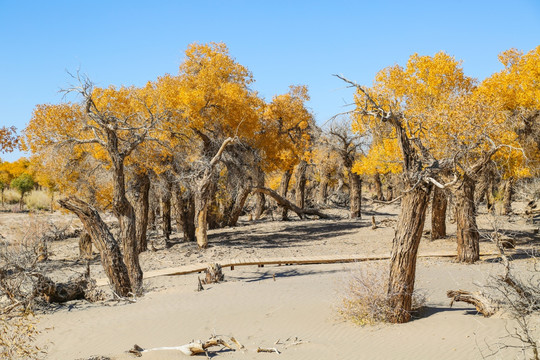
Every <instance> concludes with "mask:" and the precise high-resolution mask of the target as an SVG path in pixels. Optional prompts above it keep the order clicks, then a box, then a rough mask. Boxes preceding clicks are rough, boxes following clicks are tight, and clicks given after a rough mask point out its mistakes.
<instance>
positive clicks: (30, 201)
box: [24, 190, 51, 210]
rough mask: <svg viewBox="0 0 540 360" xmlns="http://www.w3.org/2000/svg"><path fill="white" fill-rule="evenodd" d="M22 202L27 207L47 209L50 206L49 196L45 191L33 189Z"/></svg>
mask: <svg viewBox="0 0 540 360" xmlns="http://www.w3.org/2000/svg"><path fill="white" fill-rule="evenodd" d="M24 203H25V204H26V206H27V207H28V209H33V210H48V209H50V208H51V198H50V196H49V194H48V193H47V192H46V191H43V190H33V191H31V192H30V193H29V194H28V195H27V196H26V197H25V198H24Z"/></svg>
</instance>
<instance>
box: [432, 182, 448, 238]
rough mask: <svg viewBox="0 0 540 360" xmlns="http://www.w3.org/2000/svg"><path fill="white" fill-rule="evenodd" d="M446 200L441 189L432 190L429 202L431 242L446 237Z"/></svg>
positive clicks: (444, 193)
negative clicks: (431, 197)
mask: <svg viewBox="0 0 540 360" xmlns="http://www.w3.org/2000/svg"><path fill="white" fill-rule="evenodd" d="M447 204H448V198H447V196H446V192H445V191H444V190H443V189H439V188H438V187H437V186H435V187H434V188H433V199H432V202H431V240H437V239H444V238H445V237H446V207H447Z"/></svg>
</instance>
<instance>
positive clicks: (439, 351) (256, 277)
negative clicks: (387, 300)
mask: <svg viewBox="0 0 540 360" xmlns="http://www.w3.org/2000/svg"><path fill="white" fill-rule="evenodd" d="M398 211H399V207H397V206H385V207H379V208H377V209H376V211H374V209H371V208H366V209H365V212H364V214H365V216H364V219H362V220H357V221H352V220H348V219H343V218H338V217H339V216H343V215H344V211H342V210H336V209H333V210H328V211H327V212H329V213H332V214H334V215H335V216H336V219H332V220H311V221H300V220H294V221H289V222H272V221H261V222H257V223H253V222H248V221H247V220H244V221H243V222H241V224H240V226H238V227H235V228H227V229H220V230H212V231H210V233H209V234H210V244H211V246H210V248H209V249H208V250H206V251H199V250H198V249H197V248H196V246H195V244H187V243H183V242H181V238H180V236H179V235H175V237H173V241H176V243H175V245H174V246H173V247H172V248H170V249H165V248H164V246H163V243H162V241H161V239H160V237H159V236H157V234H154V235H153V236H152V238H153V239H154V240H155V246H156V248H157V251H149V252H146V253H144V254H142V256H141V264H142V267H143V270H144V271H148V270H151V269H159V268H166V267H173V266H180V265H185V264H193V263H202V262H207V261H213V262H220V260H226V259H235V258H239V259H242V258H245V257H249V256H251V257H258V258H265V257H280V256H290V255H296V256H310V255H317V256H318V255H337V254H380V253H385V252H387V253H389V252H390V249H391V243H392V238H393V234H394V229H393V227H392V226H393V225H394V224H395V221H396V220H397V213H398ZM371 215H373V216H375V217H376V220H377V223H378V224H379V225H380V227H379V228H378V229H376V230H372V229H371ZM50 222H53V223H54V224H57V226H60V225H58V224H62V226H69V229H74V228H77V227H78V226H80V224H79V223H78V220H76V219H73V218H72V217H71V216H69V215H62V214H59V213H55V214H52V215H50V214H41V215H28V214H16V215H15V214H9V213H0V234H1V235H2V236H3V237H4V241H7V240H8V239H10V238H11V239H15V238H16V236H21V234H24V233H25V231H21V229H24V228H25V227H26V228H28V227H39V226H44V225H39V226H38V225H36V224H46V223H50ZM494 224H495V225H496V226H500V227H501V228H502V229H504V231H505V232H507V233H508V234H510V235H512V236H515V237H516V239H517V241H518V247H519V248H522V249H525V248H530V247H531V246H535V245H537V244H538V242H539V241H540V239H539V238H538V236H537V235H535V234H534V227H533V226H532V225H530V224H527V223H526V222H525V221H524V220H523V219H522V218H520V217H519V216H512V217H510V218H508V217H505V218H497V219H494V218H492V217H489V216H486V215H485V214H484V215H481V216H480V218H479V226H480V228H481V229H482V232H483V233H489V232H490V231H491V229H492V227H493V225H494ZM426 229H427V230H429V218H428V221H427V226H426ZM448 233H449V237H448V238H447V239H443V240H437V241H429V238H428V237H425V238H424V239H423V240H422V243H421V246H420V253H422V252H437V251H441V252H444V251H455V247H456V245H455V226H454V225H452V224H449V228H448ZM17 234H18V235H17ZM49 249H50V251H51V253H52V255H51V260H50V261H49V262H48V264H47V266H48V267H49V269H50V270H51V272H50V274H51V275H52V276H53V277H56V278H58V279H61V278H62V277H64V279H65V276H66V275H69V274H73V273H74V272H76V271H79V270H81V269H82V268H83V264H82V263H81V262H80V261H79V260H78V259H77V252H78V245H77V239H67V240H61V241H55V242H52V243H50V245H49ZM494 250H495V248H494V246H493V245H492V244H491V243H489V242H488V241H487V240H483V241H482V242H481V251H482V252H484V251H485V252H489V251H494ZM515 264H516V266H518V267H520V268H525V267H529V266H530V265H531V264H532V259H528V258H526V257H525V258H522V259H519V260H516V261H515ZM387 268H388V263H387V262H385V261H377V262H369V263H368V262H365V263H357V264H333V265H304V266H267V267H264V268H257V267H255V266H252V267H237V268H236V269H235V270H234V271H231V270H230V269H225V271H224V273H225V278H226V282H224V283H220V284H214V285H208V286H207V287H206V289H205V290H204V291H201V292H197V291H196V289H197V276H200V275H198V274H191V275H183V276H171V277H158V278H152V279H147V280H145V289H146V294H145V296H144V297H141V298H138V299H137V301H136V303H130V304H127V303H124V302H115V301H105V302H99V303H94V304H89V303H86V302H83V301H77V302H72V303H69V304H66V305H63V306H60V307H58V308H56V309H55V310H54V311H49V312H47V313H46V314H41V315H40V316H39V319H40V320H39V328H40V330H41V332H42V333H41V335H40V337H39V339H38V343H39V345H41V346H47V349H48V350H47V351H48V356H47V358H48V359H58V360H63V359H66V360H73V359H88V358H89V357H90V356H92V355H103V356H108V357H110V358H112V359H130V358H133V356H132V355H129V354H127V353H125V351H126V350H128V349H130V348H131V347H132V346H133V344H138V345H140V346H142V347H143V348H152V347H162V346H179V345H183V344H186V343H188V342H190V341H192V340H194V339H201V340H206V339H208V338H209V337H210V336H211V335H212V334H217V335H226V336H234V337H236V338H237V339H238V340H239V341H240V342H241V343H242V344H244V345H245V346H246V348H247V350H246V351H235V352H232V351H220V352H217V353H215V354H214V355H213V357H215V358H224V359H269V358H275V357H277V358H279V359H397V358H399V359H434V358H440V359H479V358H482V356H486V355H488V354H489V353H491V352H492V351H493V350H496V349H498V346H499V345H498V344H500V343H509V342H508V341H509V340H508V339H504V338H503V337H505V336H507V335H508V333H507V329H512V327H513V326H514V323H513V321H512V320H510V319H509V317H508V315H505V314H498V315H496V316H494V317H491V318H487V319H485V318H483V317H482V316H480V315H477V314H476V312H475V311H474V309H473V308H472V307H470V306H467V305H462V304H461V303H460V304H454V307H452V308H450V307H449V300H448V299H447V298H446V291H447V290H449V289H467V290H474V289H478V288H479V287H482V286H483V285H484V284H485V283H486V281H487V279H488V278H489V277H490V276H494V275H496V274H498V273H499V272H500V271H501V269H502V266H501V265H500V264H499V263H498V262H497V261H496V260H494V259H493V258H486V259H483V260H482V261H480V262H478V263H477V264H475V265H461V264H456V263H453V262H452V260H451V259H420V260H419V261H418V267H417V282H416V287H417V288H418V289H421V290H422V291H423V292H425V294H426V296H427V303H426V309H425V310H424V311H423V312H422V314H420V315H419V316H418V318H415V319H414V320H413V321H411V322H410V323H407V324H403V325H377V326H366V327H359V326H356V325H354V324H351V323H350V322H346V321H344V320H343V319H342V318H341V317H340V316H339V313H338V311H337V307H339V302H340V298H341V289H343V287H344V286H343V284H344V282H345V281H346V279H347V278H348V277H349V276H350V273H351V271H353V272H354V271H360V270H361V269H371V270H373V269H380V270H379V271H380V272H381V273H382V274H383V276H386V272H387ZM92 274H93V276H94V277H96V278H99V277H102V276H103V272H102V270H101V266H100V264H99V261H98V260H97V259H96V260H94V261H93V263H92ZM274 279H275V280H274ZM276 342H277V344H276ZM294 342H300V343H299V344H297V345H293V343H294ZM257 347H276V348H277V349H279V351H281V355H277V354H263V353H256V349H257ZM142 358H143V359H184V358H187V357H186V356H185V355H183V354H181V353H179V352H178V351H156V352H149V353H144V354H143V357H142ZM203 358H204V356H203ZM492 358H495V359H514V358H515V359H519V358H522V355H521V352H520V350H519V349H501V350H499V351H498V352H497V354H496V355H495V356H493V357H492Z"/></svg>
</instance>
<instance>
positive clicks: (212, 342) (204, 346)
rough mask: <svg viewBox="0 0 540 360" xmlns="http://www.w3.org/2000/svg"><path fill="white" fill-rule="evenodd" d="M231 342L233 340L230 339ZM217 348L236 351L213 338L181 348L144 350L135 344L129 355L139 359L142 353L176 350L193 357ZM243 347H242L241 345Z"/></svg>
mask: <svg viewBox="0 0 540 360" xmlns="http://www.w3.org/2000/svg"><path fill="white" fill-rule="evenodd" d="M230 339H231V341H232V339H233V338H230ZM233 342H234V343H235V344H237V345H238V344H240V343H238V341H236V339H235V340H234V341H233ZM215 346H222V347H225V348H227V349H229V350H232V351H234V349H233V348H232V346H231V345H229V344H228V343H227V342H226V341H225V340H223V339H222V338H220V337H212V338H210V339H209V340H207V341H205V342H202V341H201V340H197V341H192V342H190V343H188V344H185V345H180V346H163V347H157V348H151V349H143V348H142V347H140V346H139V345H137V344H135V345H133V348H132V349H130V350H128V352H129V353H131V354H134V355H135V356H137V357H140V356H142V353H146V352H150V351H162V350H176V351H180V352H181V353H183V354H185V355H188V356H193V355H198V354H208V349H209V348H211V347H215ZM240 346H241V345H240Z"/></svg>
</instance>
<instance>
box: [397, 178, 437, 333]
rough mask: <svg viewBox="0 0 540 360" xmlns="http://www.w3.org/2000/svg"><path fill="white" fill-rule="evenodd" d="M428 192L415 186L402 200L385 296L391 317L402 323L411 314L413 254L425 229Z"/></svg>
mask: <svg viewBox="0 0 540 360" xmlns="http://www.w3.org/2000/svg"><path fill="white" fill-rule="evenodd" d="M429 192H430V189H429V188H427V189H426V188H423V187H421V186H418V187H416V188H415V189H414V190H411V191H409V192H408V193H406V194H405V195H404V196H403V198H402V201H401V213H400V215H399V218H398V222H397V225H396V233H395V236H394V242H393V245H392V256H391V260H390V278H389V281H388V297H389V300H390V306H391V307H392V309H393V314H392V317H391V321H392V322H395V323H405V322H408V321H409V320H410V318H411V309H412V296H413V292H414V279H415V276H416V255H417V253H418V246H419V244H420V239H421V237H422V231H423V230H424V221H425V218H426V210H427V206H428V203H429Z"/></svg>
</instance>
